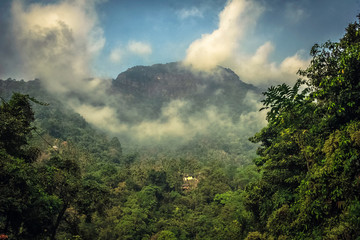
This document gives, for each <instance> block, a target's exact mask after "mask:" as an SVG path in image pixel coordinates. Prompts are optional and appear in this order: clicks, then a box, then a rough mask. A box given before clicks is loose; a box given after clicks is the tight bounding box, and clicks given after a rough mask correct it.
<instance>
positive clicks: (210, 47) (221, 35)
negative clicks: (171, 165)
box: [184, 0, 263, 70]
mask: <svg viewBox="0 0 360 240" xmlns="http://www.w3.org/2000/svg"><path fill="white" fill-rule="evenodd" d="M262 11H263V8H262V7H260V6H259V5H257V4H256V3H255V2H254V1H247V0H233V1H229V2H228V4H227V5H226V6H225V8H224V10H223V11H222V12H221V13H220V15H219V27H218V29H216V30H215V31H213V32H212V33H211V34H204V35H202V37H201V38H200V39H198V40H196V41H194V42H193V43H192V44H191V45H190V46H189V48H188V49H187V55H186V58H185V60H184V63H185V64H186V65H191V66H193V67H194V68H195V69H199V70H211V69H212V68H214V67H216V66H217V65H220V64H222V63H224V62H225V61H227V60H228V59H229V58H231V57H232V56H233V54H234V51H235V50H236V49H238V47H239V44H240V40H241V39H242V38H243V36H244V34H245V32H246V30H247V29H248V28H249V27H252V26H254V24H255V23H256V19H257V18H258V16H259V15H260V13H261V12H262Z"/></svg>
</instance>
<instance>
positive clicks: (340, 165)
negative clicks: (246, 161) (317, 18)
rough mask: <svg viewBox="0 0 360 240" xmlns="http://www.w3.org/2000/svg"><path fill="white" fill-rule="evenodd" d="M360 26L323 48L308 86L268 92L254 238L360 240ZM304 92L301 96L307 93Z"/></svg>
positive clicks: (253, 189)
mask: <svg viewBox="0 0 360 240" xmlns="http://www.w3.org/2000/svg"><path fill="white" fill-rule="evenodd" d="M359 33H360V25H359V23H358V22H355V23H353V24H350V25H349V27H348V28H347V32H346V34H345V36H344V37H343V38H342V39H341V40H340V41H339V42H338V43H332V42H326V43H325V44H322V45H318V44H316V45H315V46H314V47H313V48H312V49H311V55H312V57H313V58H312V61H311V63H310V66H309V67H308V68H307V69H306V70H301V71H299V73H300V75H301V76H303V77H305V80H299V81H298V82H297V83H296V84H295V86H294V87H293V88H291V87H289V86H287V85H285V84H283V85H279V86H277V87H271V88H269V90H268V91H267V92H266V93H265V97H266V98H265V100H264V101H263V103H264V106H265V107H264V108H263V109H269V111H268V113H267V120H268V126H267V127H265V128H264V129H263V130H262V131H261V132H259V133H258V134H256V135H255V136H254V137H253V138H251V140H252V141H253V142H259V143H261V146H260V148H259V149H258V154H259V156H260V157H259V158H258V159H257V160H256V165H257V166H258V167H259V170H260V171H261V172H262V175H261V179H260V180H259V181H258V182H257V183H253V184H251V185H249V186H248V188H247V196H246V203H245V204H246V206H247V208H248V209H249V210H251V211H252V212H253V214H254V216H255V217H256V219H257V221H258V224H257V226H256V229H257V230H258V232H251V233H249V235H248V237H247V239H265V238H266V239H268V238H269V239H271V238H277V239H306V238H309V239H310V238H311V239H355V238H356V236H358V235H359V234H360V233H359V227H358V222H357V219H358V217H359V213H358V211H357V209H358V208H357V207H358V199H357V196H359V194H360V192H359V188H358V185H359V176H360V165H359V161H358V160H359V153H360V152H359V150H360V148H359V147H360V145H359V130H360V128H359V127H360V118H359V116H360V115H359V113H360V102H359V99H360V98H359V97H360V85H359V77H360V44H359V42H360V35H359ZM302 84H305V85H303V86H302V88H303V89H304V90H302V91H301V92H300V87H301V85H302Z"/></svg>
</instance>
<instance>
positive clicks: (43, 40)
mask: <svg viewBox="0 0 360 240" xmlns="http://www.w3.org/2000/svg"><path fill="white" fill-rule="evenodd" d="M358 13H360V0H341V1H340V0H302V1H300V0H287V1H284V0H182V1H179V0H0V31H1V34H0V79H8V78H12V79H17V80H21V79H24V80H25V81H27V80H32V79H35V78H38V79H40V80H41V83H42V84H43V86H44V87H45V88H46V89H47V90H48V91H49V92H50V93H51V94H52V95H53V96H56V97H58V99H60V100H61V102H62V103H64V104H65V105H67V106H68V107H71V108H72V109H73V110H74V111H75V112H77V113H79V114H80V115H82V116H83V117H84V118H85V119H86V121H88V122H89V123H91V124H93V125H94V126H96V127H98V128H100V129H102V130H104V131H107V132H109V133H112V134H114V135H117V134H125V135H128V136H131V138H134V139H135V141H137V142H138V141H143V142H146V141H149V142H151V143H154V141H155V140H158V142H161V141H163V140H164V142H167V139H169V138H168V137H175V138H179V142H182V141H183V140H184V139H186V138H187V137H189V136H195V135H196V134H198V133H204V131H205V132H206V131H207V130H208V129H209V128H211V126H217V127H222V128H223V129H228V130H229V129H230V132H226V131H225V130H224V131H225V134H227V133H237V134H236V135H237V136H252V135H253V134H254V133H255V132H256V131H258V130H259V129H260V128H261V126H265V124H266V120H265V115H266V113H265V112H264V111H262V112H259V111H258V109H259V108H260V107H261V104H260V103H259V99H258V95H256V94H255V95H254V94H251V93H249V94H248V95H246V96H245V100H244V101H245V103H246V104H248V105H249V106H248V109H249V110H248V112H246V113H243V114H241V115H240V116H239V119H238V121H237V123H234V122H233V121H232V118H231V117H230V116H231V113H229V114H228V115H226V114H225V115H222V114H220V113H221V111H219V109H217V108H216V107H215V106H209V107H207V108H205V109H201V110H200V112H196V113H195V114H194V115H191V116H188V118H187V119H185V120H184V119H182V118H181V117H179V116H180V115H181V114H180V113H182V111H183V109H184V108H185V109H186V108H187V107H188V106H191V105H192V104H193V103H191V102H187V101H180V100H176V99H175V100H173V101H170V102H169V103H168V104H164V105H163V106H162V109H161V116H160V117H159V119H155V120H148V119H143V121H142V122H141V124H131V123H130V124H127V123H124V122H121V121H120V119H121V118H119V114H125V115H126V116H127V115H129V116H138V115H139V116H141V114H142V113H141V112H139V111H138V110H137V109H133V108H131V106H128V105H127V104H126V101H123V99H122V98H121V97H120V98H119V97H117V96H110V95H109V94H108V89H109V88H110V87H111V81H109V80H111V79H115V78H116V77H117V75H118V74H120V73H121V72H123V71H125V70H127V69H128V68H131V67H133V66H136V65H152V64H158V63H168V62H174V61H179V62H181V63H182V64H183V65H184V66H186V67H188V69H190V70H193V71H202V72H204V71H205V72H211V71H213V70H214V69H216V67H217V66H223V67H226V68H231V69H232V70H233V71H234V72H235V73H237V74H238V75H239V77H240V79H241V80H242V81H244V82H246V83H250V84H253V85H255V86H257V87H259V88H260V89H266V88H267V87H269V86H271V85H277V84H282V83H287V84H289V85H291V84H293V83H294V82H295V81H296V80H297V78H298V76H297V75H296V72H297V71H298V70H299V69H305V68H306V67H307V66H308V65H309V62H310V56H309V51H310V49H311V47H312V46H313V45H314V44H315V43H324V42H325V41H327V40H331V41H338V40H339V39H340V38H341V37H342V36H343V34H344V33H345V28H346V27H347V25H348V24H349V23H350V22H354V21H355V20H356V15H357V14H358ZM122 101H123V102H122ZM242 104H244V103H242ZM119 108H120V109H119Z"/></svg>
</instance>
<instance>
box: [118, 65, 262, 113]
mask: <svg viewBox="0 0 360 240" xmlns="http://www.w3.org/2000/svg"><path fill="white" fill-rule="evenodd" d="M249 91H252V92H253V93H255V95H256V94H259V93H260V91H259V90H258V89H257V88H256V87H254V86H253V85H250V84H246V83H244V82H242V81H241V80H240V79H239V77H238V76H237V75H236V74H235V73H234V72H233V71H232V70H230V69H227V68H223V67H217V68H216V69H215V70H214V71H212V72H211V73H208V72H196V71H192V70H191V69H190V68H187V67H184V66H183V65H182V64H181V63H179V62H173V63H167V64H155V65H152V66H136V67H133V68H130V69H128V70H127V71H125V72H123V73H120V74H119V75H118V77H117V78H116V79H115V80H113V83H112V93H115V94H121V95H122V96H123V97H124V98H125V99H126V102H127V103H128V104H130V105H131V106H132V107H134V108H136V109H139V108H140V109H141V111H142V113H143V114H142V117H150V118H158V117H159V114H160V113H161V108H162V107H164V106H166V105H167V104H168V103H169V102H171V101H174V100H182V101H186V102H187V103H188V105H190V106H188V108H187V109H186V112H187V113H194V112H196V111H201V110H202V109H204V108H207V107H210V106H215V107H216V108H218V110H220V111H221V112H223V113H224V112H225V111H226V112H227V113H229V112H230V111H231V112H232V115H233V117H235V116H236V115H239V114H240V113H241V112H243V111H246V110H247V108H246V107H245V106H244V104H243V100H244V98H245V97H246V94H247V93H248V92H249ZM183 112H184V110H183Z"/></svg>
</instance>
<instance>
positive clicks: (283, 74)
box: [232, 42, 309, 86]
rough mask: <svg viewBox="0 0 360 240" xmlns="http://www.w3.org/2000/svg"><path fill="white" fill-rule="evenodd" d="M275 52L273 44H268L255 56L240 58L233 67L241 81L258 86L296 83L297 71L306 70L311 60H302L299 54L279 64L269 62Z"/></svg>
mask: <svg viewBox="0 0 360 240" xmlns="http://www.w3.org/2000/svg"><path fill="white" fill-rule="evenodd" d="M274 50H275V47H274V46H273V45H272V43H271V42H266V43H265V44H263V45H262V46H260V47H259V48H258V49H257V50H256V52H255V53H254V54H253V55H250V56H245V55H242V56H240V57H238V58H237V59H236V60H235V61H234V62H233V63H232V64H233V66H232V67H233V68H234V70H235V72H236V73H237V74H238V75H239V77H240V79H243V80H244V81H246V82H249V83H252V84H254V85H258V86H269V85H271V84H272V85H274V84H281V83H284V82H285V83H293V82H295V81H296V79H297V76H296V73H297V71H298V70H299V69H300V68H301V69H305V68H306V67H307V66H308V64H309V60H308V59H304V58H302V57H301V53H300V52H298V53H296V54H295V55H293V56H290V57H287V58H285V59H284V60H283V61H282V62H281V63H280V64H278V63H276V62H272V61H270V60H269V57H270V55H271V53H273V52H274Z"/></svg>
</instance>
